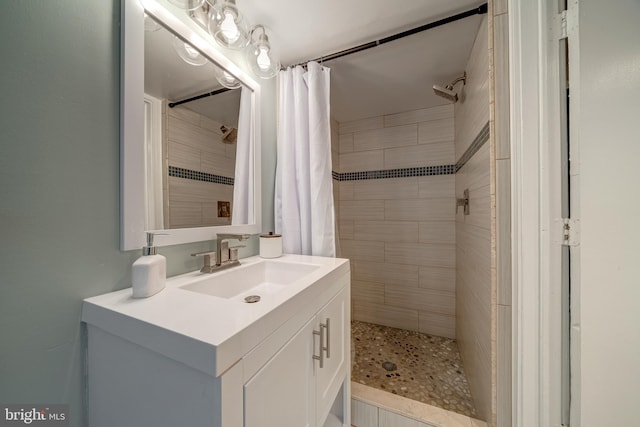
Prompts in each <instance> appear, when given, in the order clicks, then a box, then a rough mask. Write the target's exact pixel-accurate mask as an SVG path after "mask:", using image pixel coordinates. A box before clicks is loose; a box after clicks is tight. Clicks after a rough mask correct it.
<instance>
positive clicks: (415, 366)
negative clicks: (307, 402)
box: [351, 320, 476, 418]
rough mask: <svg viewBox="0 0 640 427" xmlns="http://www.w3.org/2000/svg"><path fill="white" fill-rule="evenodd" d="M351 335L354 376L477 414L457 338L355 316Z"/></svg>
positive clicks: (357, 380)
mask: <svg viewBox="0 0 640 427" xmlns="http://www.w3.org/2000/svg"><path fill="white" fill-rule="evenodd" d="M351 339H352V342H353V348H352V370H351V380H352V381H353V382H355V383H359V384H363V385H365V386H368V387H373V388H375V389H378V390H382V391H385V392H388V393H391V394H394V395H397V396H401V397H404V398H408V399H412V400H415V401H418V402H422V403H425V404H427V405H431V406H435V407H437V408H442V409H445V410H447V411H453V412H456V413H459V414H462V415H466V416H468V417H472V418H475V417H476V410H475V407H474V405H473V400H472V398H471V392H470V391H469V385H468V383H467V379H466V376H465V374H464V369H463V366H462V360H461V358H460V353H459V351H458V346H457V344H456V341H455V340H453V339H449V338H444V337H438V336H433V335H427V334H423V333H419V332H414V331H407V330H403V329H396V328H390V327H387V326H380V325H375V324H372V323H366V322H361V321H356V320H354V321H352V323H351Z"/></svg>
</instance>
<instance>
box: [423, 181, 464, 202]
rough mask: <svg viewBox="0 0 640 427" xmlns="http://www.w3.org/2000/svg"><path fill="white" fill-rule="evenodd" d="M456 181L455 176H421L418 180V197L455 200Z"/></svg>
mask: <svg viewBox="0 0 640 427" xmlns="http://www.w3.org/2000/svg"><path fill="white" fill-rule="evenodd" d="M455 180H456V176H455V175H431V176H421V177H419V178H418V197H419V198H421V199H425V198H434V197H438V198H441V197H444V198H454V197H455V194H456V181H455Z"/></svg>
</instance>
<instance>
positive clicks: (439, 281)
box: [419, 267, 456, 292]
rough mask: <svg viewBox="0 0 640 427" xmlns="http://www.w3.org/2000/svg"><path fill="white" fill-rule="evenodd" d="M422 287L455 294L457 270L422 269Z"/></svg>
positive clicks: (440, 268)
mask: <svg viewBox="0 0 640 427" xmlns="http://www.w3.org/2000/svg"><path fill="white" fill-rule="evenodd" d="M419 277H420V287H421V288H429V289H436V290H441V291H449V292H455V289H456V269H455V268H442V267H420V276H419Z"/></svg>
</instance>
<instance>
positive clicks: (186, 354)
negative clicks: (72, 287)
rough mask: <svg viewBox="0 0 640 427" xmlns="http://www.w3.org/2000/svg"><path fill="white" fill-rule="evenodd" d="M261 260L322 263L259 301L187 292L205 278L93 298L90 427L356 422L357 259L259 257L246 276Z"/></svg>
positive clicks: (285, 426)
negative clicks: (353, 322)
mask: <svg viewBox="0 0 640 427" xmlns="http://www.w3.org/2000/svg"><path fill="white" fill-rule="evenodd" d="M262 262H269V263H280V264H278V265H275V267H278V268H280V266H282V268H292V267H291V264H292V263H299V264H304V263H306V264H305V265H307V266H312V267H314V268H306V270H309V273H308V274H306V273H305V275H304V277H301V278H300V279H299V280H298V281H297V282H294V283H290V284H287V285H285V286H287V287H288V288H286V289H284V288H283V290H281V291H280V293H279V294H273V295H265V297H264V298H263V300H262V301H260V302H259V303H256V304H246V303H244V302H240V301H243V300H244V297H242V296H239V297H238V298H237V299H234V298H235V297H234V298H229V299H226V300H225V299H223V298H216V297H211V296H207V295H203V294H202V293H197V292H193V291H190V290H187V289H189V287H190V286H191V285H192V284H193V283H194V281H196V282H197V281H198V280H202V277H203V276H202V275H200V274H199V273H189V274H188V275H184V276H181V277H178V278H175V279H174V278H172V279H169V280H168V281H167V288H166V289H165V290H164V291H162V292H160V293H159V294H157V295H155V296H153V297H151V298H147V299H144V300H133V299H132V298H131V290H130V289H125V290H122V291H117V292H112V293H110V294H105V295H100V296H98V297H94V298H89V299H87V300H85V303H84V305H83V315H82V320H83V321H84V322H85V323H86V325H87V343H88V345H87V372H86V378H87V390H88V408H89V427H113V426H119V427H128V426H132V427H133V426H136V427H139V426H154V427H175V426H178V425H185V426H189V427H200V426H201V427H242V426H244V427H276V426H277V427H281V426H282V427H304V426H308V427H329V426H343V427H347V426H350V397H351V396H350V357H349V351H350V345H349V342H350V311H349V307H350V303H349V301H350V273H349V263H348V261H346V260H338V259H329V258H327V259H325V258H319V257H305V256H298V255H296V256H291V255H286V256H284V257H283V258H282V259H279V260H278V261H264V260H261V259H258V258H257V257H256V258H255V259H253V258H251V259H245V260H243V263H244V266H240V267H238V272H237V275H238V277H242V274H243V273H242V269H243V268H245V269H246V270H247V271H249V270H250V266H251V264H252V263H253V264H254V265H257V264H258V263H262ZM287 263H288V264H287ZM306 270H305V271H306ZM234 274H236V273H234ZM209 277H212V276H209ZM220 277H223V276H220ZM205 280H206V279H205ZM298 282H299V283H298ZM233 283H236V282H235V281H234V282H233ZM256 289H258V288H256ZM261 304H262V305H261ZM321 362H322V366H320V365H321Z"/></svg>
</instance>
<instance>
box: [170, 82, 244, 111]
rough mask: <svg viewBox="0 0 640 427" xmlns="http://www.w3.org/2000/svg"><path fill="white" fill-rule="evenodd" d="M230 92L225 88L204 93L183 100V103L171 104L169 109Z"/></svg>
mask: <svg viewBox="0 0 640 427" xmlns="http://www.w3.org/2000/svg"><path fill="white" fill-rule="evenodd" d="M230 90H231V89H227V88H226V87H223V88H221V89H218V90H214V91H213V92H207V93H203V94H202V95H196V96H192V97H191V98H186V99H183V100H181V101H176V102H170V103H169V104H168V105H169V108H173V107H177V106H178V105H181V104H186V103H187V102H191V101H196V100H198V99H202V98H207V97H209V96H213V95H218V94H220V93H225V92H228V91H230Z"/></svg>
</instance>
